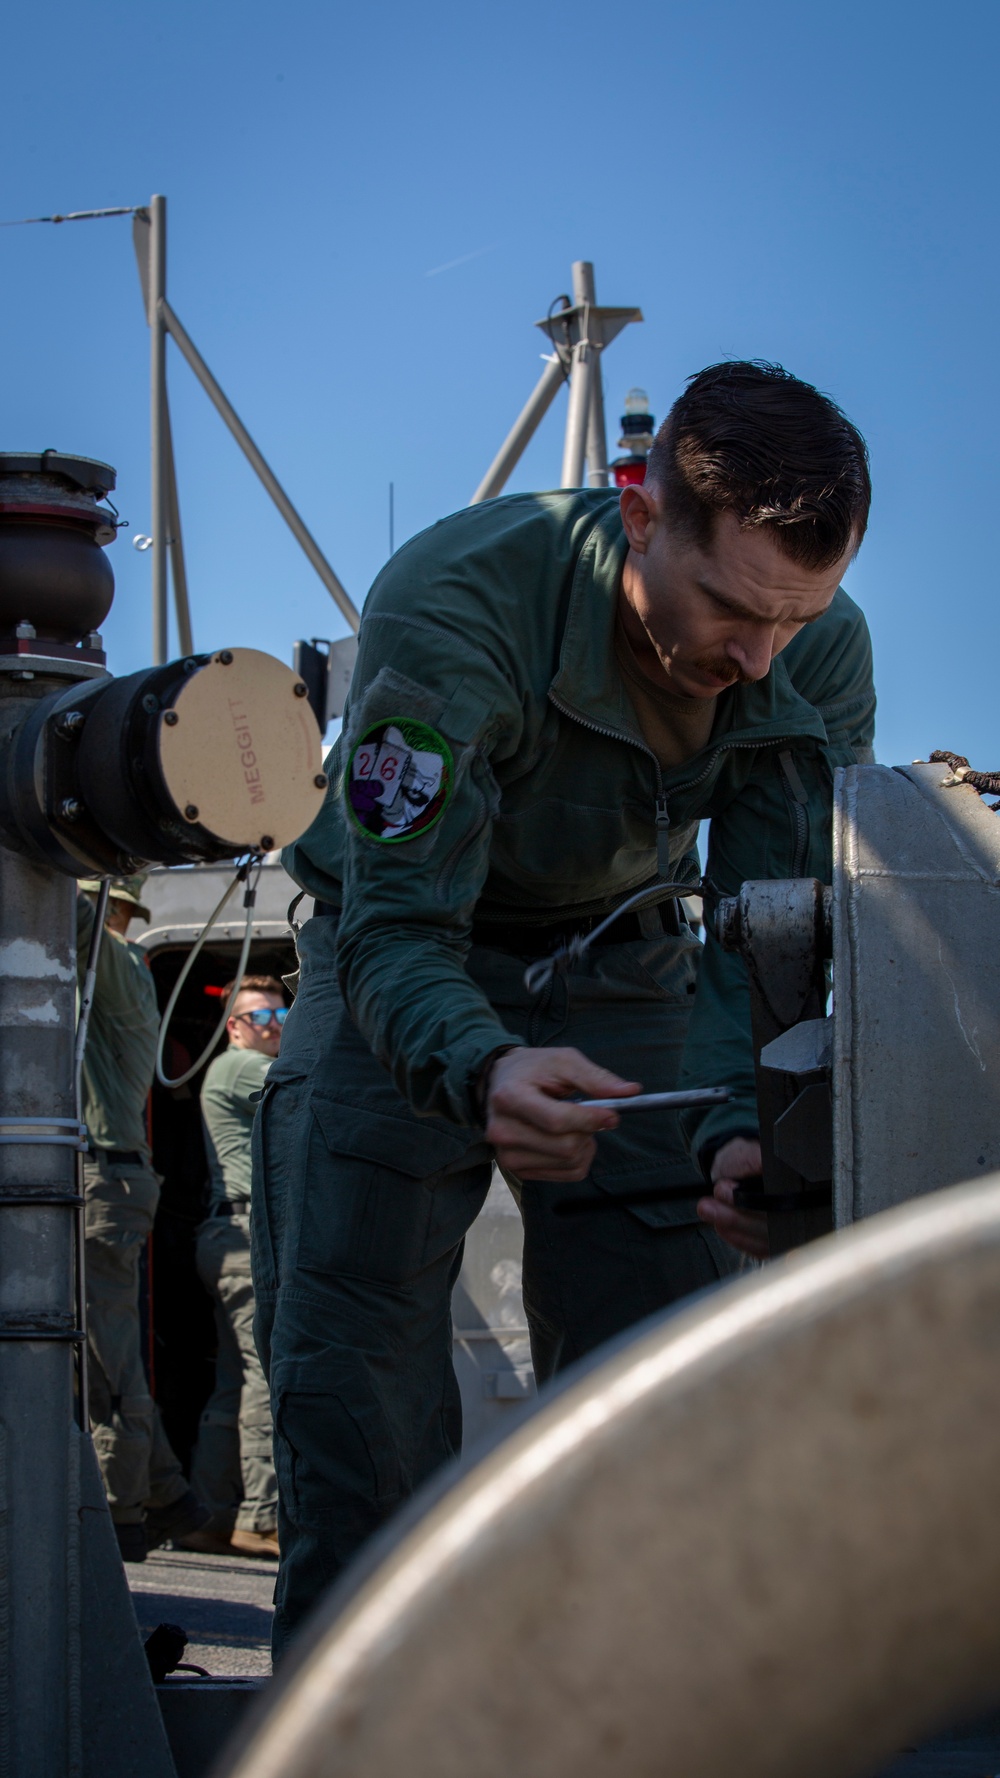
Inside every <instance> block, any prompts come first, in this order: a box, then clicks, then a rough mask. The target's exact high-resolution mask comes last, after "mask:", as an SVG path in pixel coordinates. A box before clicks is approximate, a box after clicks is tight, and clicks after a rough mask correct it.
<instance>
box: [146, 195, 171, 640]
mask: <svg viewBox="0 0 1000 1778" xmlns="http://www.w3.org/2000/svg"><path fill="white" fill-rule="evenodd" d="M149 224H150V240H149V315H148V320H149V352H150V357H149V423H150V433H151V450H150V455H151V462H152V492H151V498H150V529H151V531H152V533H153V551H152V554H153V665H154V666H155V667H161V666H163V665H164V664H165V662H166V659H167V651H168V639H167V526H168V518H167V335H166V328H165V326H164V317H163V310H162V308H161V304H162V303H163V302H164V300H165V297H166V288H167V200H166V198H165V197H154V198H153V199H152V200H151V201H150V206H149Z"/></svg>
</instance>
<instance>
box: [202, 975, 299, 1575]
mask: <svg viewBox="0 0 1000 1778" xmlns="http://www.w3.org/2000/svg"><path fill="white" fill-rule="evenodd" d="M232 986H233V984H232V982H229V983H228V984H227V986H226V987H225V988H224V989H223V990H222V992H223V994H225V995H226V996H227V997H228V995H229V994H230V993H231V992H232ZM286 1012H287V1009H286V1007H285V1001H284V996H283V994H282V990H281V983H280V982H279V981H276V980H275V978H274V976H271V975H245V976H244V977H243V980H242V981H241V983H240V989H239V993H238V994H237V996H236V999H235V1000H234V1002H233V1007H232V1011H231V1013H230V1015H229V1018H228V1020H227V1023H226V1034H227V1036H228V1038H229V1044H228V1048H227V1049H225V1050H224V1051H223V1053H222V1054H221V1055H220V1056H216V1058H215V1060H214V1062H212V1064H211V1065H210V1067H209V1069H208V1072H207V1073H206V1075H205V1079H204V1083H203V1085H202V1089H201V1112H202V1119H203V1122H204V1126H205V1148H206V1152H207V1156H208V1165H209V1174H210V1193H211V1199H210V1207H209V1214H208V1217H207V1220H206V1221H205V1222H203V1223H202V1225H201V1227H200V1229H199V1230H198V1243H197V1249H196V1261H197V1266H198V1274H199V1276H200V1278H201V1280H202V1283H203V1284H204V1285H205V1288H206V1289H207V1290H208V1292H209V1294H210V1295H211V1297H212V1299H213V1301H214V1303H215V1322H216V1328H217V1331H218V1341H219V1347H218V1359H217V1361H216V1381H215V1390H214V1393H213V1394H212V1397H211V1399H210V1401H209V1403H208V1406H207V1407H206V1409H205V1411H204V1413H203V1414H202V1417H201V1425H200V1426H199V1429H198V1442H197V1445H196V1447H195V1453H194V1458H193V1461H192V1465H191V1476H192V1482H193V1485H194V1487H195V1488H196V1490H197V1492H198V1494H199V1495H200V1497H201V1498H202V1499H203V1500H204V1501H205V1502H206V1503H207V1504H208V1506H209V1507H210V1508H211V1510H212V1515H213V1517H212V1520H211V1521H210V1523H209V1524H208V1525H207V1526H205V1528H204V1529H203V1530H201V1531H196V1532H195V1533H194V1534H193V1536H191V1537H189V1538H184V1539H183V1540H182V1542H183V1547H184V1548H185V1549H197V1550H214V1551H219V1552H223V1551H224V1552H225V1553H227V1554H236V1555H242V1556H276V1555H277V1554H278V1536H277V1528H276V1527H277V1493H278V1490H277V1483H276V1481H275V1475H274V1460H273V1457H272V1454H271V1408H270V1403H269V1400H268V1388H267V1383H266V1382H265V1380H264V1373H263V1371H262V1370H261V1368H260V1359H259V1358H258V1356H257V1349H256V1347H255V1345H254V1340H253V1315H254V1298H253V1283H252V1281H251V1277H250V1132H251V1129H252V1127H253V1120H254V1113H255V1111H256V1107H257V1100H258V1098H259V1096H260V1092H261V1089H262V1088H263V1085H264V1081H265V1080H266V1078H267V1072H268V1069H269V1068H270V1066H271V1063H272V1062H273V1061H274V1058H275V1056H276V1055H277V1054H278V1048H279V1045H280V1043H281V1027H282V1025H283V1024H284V1022H285V1017H286Z"/></svg>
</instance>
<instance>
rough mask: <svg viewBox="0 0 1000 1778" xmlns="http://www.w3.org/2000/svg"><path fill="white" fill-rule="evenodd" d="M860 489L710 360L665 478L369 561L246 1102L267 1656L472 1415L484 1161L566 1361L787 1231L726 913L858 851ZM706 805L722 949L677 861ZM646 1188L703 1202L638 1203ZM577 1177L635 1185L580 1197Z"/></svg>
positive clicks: (676, 434)
mask: <svg viewBox="0 0 1000 1778" xmlns="http://www.w3.org/2000/svg"><path fill="white" fill-rule="evenodd" d="M870 495H871V488H870V481H869V475H868V466H867V454H866V451H865V447H864V443H863V440H862V439H861V437H860V435H859V434H858V432H857V431H856V430H855V428H854V427H853V426H852V425H851V424H850V422H849V421H848V420H847V419H846V418H845V416H844V415H843V414H842V413H841V411H840V410H839V408H837V407H836V406H835V405H834V403H833V402H832V401H830V400H829V399H828V398H827V397H825V396H823V395H821V394H820V393H818V391H817V390H815V389H813V388H812V387H810V386H809V385H808V384H804V383H802V382H800V381H798V380H797V379H796V378H794V377H791V376H789V375H788V374H787V373H786V372H784V371H783V370H782V369H781V368H780V367H778V366H773V365H760V364H751V363H733V364H721V365H715V366H712V367H710V368H709V369H708V370H706V371H703V372H701V373H700V374H699V375H698V376H697V377H694V378H693V379H692V380H691V382H690V384H689V386H688V387H687V389H686V390H685V392H684V393H683V394H682V395H681V397H680V398H679V400H678V401H677V402H676V403H675V405H674V407H673V409H672V410H671V413H670V414H669V416H668V418H667V420H666V421H665V423H664V425H663V426H662V427H661V429H660V432H659V434H658V437H657V439H656V442H655V444H654V446H653V449H652V451H651V453H650V458H649V464H648V470H647V475H646V480H645V482H644V484H643V485H642V486H641V487H629V488H626V489H624V490H623V491H622V494H621V496H620V498H619V496H618V495H617V494H615V493H610V492H608V491H607V490H603V489H594V490H590V491H583V490H580V491H562V492H560V493H555V494H540V495H517V496H513V497H510V498H507V499H500V500H495V501H491V502H489V503H487V504H485V505H482V506H478V507H474V508H471V509H469V510H467V511H465V512H460V513H457V514H455V515H454V516H453V517H452V518H449V519H446V520H445V521H443V523H441V524H438V525H436V526H434V527H432V529H431V530H429V531H427V532H424V533H423V535H421V536H419V537H416V538H414V539H413V540H412V541H411V542H410V543H408V544H407V545H406V546H405V547H404V548H403V549H401V550H400V551H398V553H397V554H396V555H395V556H394V557H393V558H392V560H391V562H390V563H389V564H388V566H387V567H386V568H385V569H384V570H383V572H382V574H381V575H380V576H379V578H378V580H377V581H376V583H375V586H374V587H373V589H372V592H371V595H370V597H369V599H368V603H367V605H366V608H365V614H364V622H363V624H362V628H361V637H360V651H359V655H358V662H357V667H356V670H355V674H354V680H353V684H352V689H351V695H350V700H349V703H348V708H347V711H346V714H345V721H344V733H343V736H342V738H341V740H340V742H339V743H338V745H337V749H336V756H335V758H334V760H333V762H332V765H333V769H332V770H331V772H330V782H331V790H330V795H329V798H328V800H327V803H326V805H325V807H324V809H323V811H322V813H321V814H320V816H319V818H318V819H317V820H316V821H315V822H314V824H313V826H312V828H310V830H309V832H308V833H307V834H306V835H305V836H304V837H303V839H302V840H300V841H299V842H298V844H297V845H295V846H293V847H292V848H291V849H290V852H289V854H288V856H287V863H288V867H289V869H290V870H291V873H292V875H293V876H294V877H296V878H297V879H298V881H299V882H300V883H301V884H302V886H303V887H304V888H305V889H308V890H309V891H310V892H311V893H312V894H313V895H314V896H316V897H317V917H315V918H313V919H311V920H309V921H308V922H307V923H306V925H305V926H304V927H303V929H302V931H301V933H300V936H299V942H298V949H299V961H300V967H301V981H300V987H299V992H298V996H297V998H296V1002H295V1005H294V1007H293V1009H292V1012H291V1014H290V1017H289V1021H288V1025H287V1027H286V1032H285V1037H284V1041H283V1044H282V1052H281V1057H280V1059H279V1060H278V1062H276V1063H275V1065H274V1067H273V1069H272V1070H271V1073H270V1075H269V1077H268V1083H267V1086H266V1088H265V1092H264V1098H263V1102H262V1105H261V1108H260V1111H259V1113H258V1117H257V1120H256V1126H255V1171H254V1213H253V1215H254V1220H253V1242H254V1274H255V1282H256V1291H257V1301H258V1317H257V1338H258V1344H259V1346H260V1350H261V1355H262V1358H263V1360H264V1365H265V1369H266V1371H267V1372H268V1376H269V1380H270V1385H271V1399H272V1409H273V1412H274V1421H275V1459H276V1465H277V1472H278V1484H279V1540H280V1544H281V1567H280V1570H279V1578H278V1588H277V1592H276V1607H277V1609H276V1614H275V1621H274V1649H275V1653H276V1654H280V1653H281V1652H282V1650H283V1648H284V1647H285V1645H286V1643H287V1641H288V1639H289V1637H290V1635H291V1634H292V1633H293V1632H294V1631H295V1630H296V1629H297V1627H298V1625H299V1624H300V1622H301V1620H302V1618H303V1616H304V1615H305V1613H306V1612H307V1611H308V1609H309V1607H310V1606H311V1604H312V1603H313V1602H314V1600H315V1599H316V1598H317V1596H318V1594H319V1592H320V1591H321V1589H322V1587H323V1586H324V1584H325V1583H327V1582H328V1581H330V1580H331V1579H332V1578H333V1577H334V1576H335V1575H336V1574H338V1573H339V1572H340V1571H341V1569H342V1568H343V1566H344V1564H345V1563H346V1562H347V1561H348V1560H349V1559H350V1557H351V1555H352V1554H353V1552H354V1551H355V1550H356V1549H357V1547H358V1545H359V1544H360V1543H361V1542H362V1541H363V1540H364V1539H365V1538H366V1537H367V1536H368V1535H369V1534H370V1533H371V1532H372V1531H373V1530H374V1529H375V1528H376V1527H377V1526H378V1525H379V1524H380V1523H381V1522H382V1521H383V1520H384V1519H385V1518H386V1517H387V1515H388V1514H389V1513H390V1512H392V1511H393V1510H394V1509H395V1507H396V1506H397V1505H398V1504H399V1503H400V1502H401V1501H403V1500H405V1499H406V1498H407V1496H408V1495H409V1494H410V1493H412V1491H413V1489H414V1488H415V1487H416V1486H417V1485H418V1484H419V1483H420V1482H421V1481H423V1480H424V1479H425V1478H426V1477H427V1476H428V1475H429V1474H430V1473H431V1472H432V1471H433V1470H434V1468H435V1466H436V1465H438V1464H439V1463H441V1462H442V1461H443V1460H444V1459H445V1458H447V1457H448V1456H449V1455H451V1454H452V1453H454V1451H455V1450H456V1449H457V1447H458V1443H459V1438H460V1416H459V1404H458V1399H457V1390H456V1386H455V1378H454V1373H453V1371H452V1368H451V1361H450V1346H451V1323H450V1315H449V1301H450V1291H451V1286H452V1285H453V1283H454V1280H455V1278H456V1276H457V1273H458V1269H459V1266H460V1264H461V1257H462V1240H463V1236H464V1234H465V1232H466V1230H467V1229H468V1227H469V1225H470V1224H471V1222H472V1220H473V1218H474V1217H475V1215H476V1214H477V1212H478V1210H479V1208H480V1206H481V1205H482V1202H483V1199H484V1197H485V1195H486V1192H487V1189H488V1186H489V1181H490V1169H491V1163H492V1162H493V1160H494V1159H495V1160H496V1162H497V1163H498V1164H499V1166H500V1167H501V1169H502V1170H503V1172H504V1174H505V1176H506V1178H507V1180H508V1182H509V1183H510V1185H511V1187H512V1190H513V1191H514V1193H515V1196H516V1197H517V1199H518V1202H519V1205H520V1209H521V1215H522V1220H523V1224H524V1280H523V1289H524V1305H525V1313H526V1316H527V1320H528V1323H529V1326H530V1329H531V1339H532V1355H533V1359H534V1364H535V1371H536V1375H537V1377H538V1379H539V1381H545V1380H546V1379H547V1378H549V1377H551V1376H553V1375H554V1374H555V1373H556V1372H557V1371H558V1370H560V1369H562V1368H563V1367H564V1366H565V1365H567V1364H569V1363H571V1362H572V1361H573V1360H575V1359H577V1358H579V1357H581V1356H583V1355H584V1354H585V1353H586V1352H588V1351H590V1350H592V1348H593V1347H594V1346H596V1345H598V1344H599V1343H600V1342H601V1341H603V1340H605V1339H608V1338H609V1337H611V1336H612V1335H614V1334H616V1333H618V1332H620V1331H621V1330H622V1329H624V1328H626V1327H628V1326H629V1325H631V1324H632V1323H633V1322H635V1321H637V1320H639V1319H640V1318H641V1317H643V1316H645V1315H647V1314H650V1313H652V1312H654V1311H656V1310H658V1309H662V1308H664V1307H666V1306H667V1305H669V1304H670V1303H673V1302H676V1301H677V1300H678V1299H679V1298H681V1297H682V1296H684V1295H685V1294H686V1293H687V1292H690V1291H693V1290H696V1289H698V1288H700V1287H702V1286H704V1285H706V1284H709V1283H711V1282H713V1281H715V1280H716V1279H717V1278H719V1277H720V1276H721V1275H723V1274H724V1272H725V1271H726V1270H727V1269H728V1268H729V1263H730V1261H729V1259H728V1257H727V1255H728V1254H730V1253H731V1248H727V1247H726V1246H724V1245H723V1242H722V1241H720V1239H719V1237H720V1236H722V1237H724V1238H725V1241H728V1242H730V1243H732V1244H733V1245H734V1246H736V1247H743V1248H744V1249H746V1250H748V1251H751V1252H757V1253H759V1252H761V1251H762V1249H763V1248H764V1244H765V1243H764V1235H763V1228H762V1220H761V1219H759V1218H754V1217H752V1216H748V1215H746V1214H744V1213H742V1212H740V1211H739V1210H737V1209H736V1208H735V1207H734V1204H733V1192H734V1189H735V1183H736V1181H738V1180H739V1179H740V1178H745V1177H747V1176H749V1175H751V1174H754V1173H756V1172H758V1171H759V1168H760V1157H759V1145H758V1143H757V1141H756V1132H757V1113H756V1098H755V1092H754V1076H753V1059H752V1047H751V1039H750V1030H749V1004H748V1002H749V995H748V989H747V982H746V975H745V971H744V968H743V965H742V963H741V961H740V960H739V959H738V958H736V957H733V956H730V955H727V954H724V953H723V952H722V951H721V949H720V948H719V946H718V945H717V943H716V942H715V939H714V937H713V936H712V932H711V918H712V912H713V908H714V905H715V903H716V901H717V899H718V897H719V896H720V895H725V894H729V893H733V892H735V891H736V890H737V889H738V888H739V885H740V883H741V882H742V881H743V880H744V879H746V878H753V877H787V876H817V877H820V878H823V879H828V878H829V873H830V806H831V789H832V776H833V770H834V768H835V767H836V766H839V765H847V764H850V763H853V762H854V761H855V760H857V759H859V758H863V757H869V756H870V749H871V744H872V738H873V721H874V693H873V688H872V671H871V653H870V647H869V642H868V635H867V630H866V627H865V623H864V619H863V617H862V615H861V613H860V611H859V610H858V609H857V607H856V606H855V605H854V604H853V603H852V601H851V600H850V599H849V598H848V597H847V595H846V594H845V593H844V592H843V591H842V590H840V588H839V582H840V578H841V576H842V574H843V573H844V571H845V569H846V568H847V567H848V565H849V564H850V562H851V560H852V558H853V556H854V554H855V553H856V551H857V549H858V547H859V545H860V543H861V540H862V537H863V536H864V532H865V527H866V524H867V519H868V508H869V502H870ZM706 819H707V820H709V821H710V822H711V828H710V841H709V852H708V862H707V873H706V884H705V891H704V893H705V898H706V903H707V907H706V917H707V920H708V923H709V924H708V937H707V942H706V944H705V946H704V947H702V945H701V944H699V943H698V941H697V939H696V938H695V935H694V933H693V932H692V931H691V930H690V928H689V927H688V926H687V924H686V923H685V921H684V919H683V917H682V915H681V913H680V911H679V902H678V900H677V899H676V895H677V887H676V886H677V885H681V886H688V887H690V888H691V889H692V890H693V889H695V888H696V886H697V883H698V880H699V875H700V871H699V864H698V856H697V851H696V838H697V831H698V824H699V822H701V821H703V820H706ZM640 891H645V892H646V893H645V895H644V896H641V897H640V899H639V901H638V903H636V901H635V899H634V898H635V897H636V895H637V893H638V892H640ZM623 906H624V908H625V911H623V912H621V913H619V915H618V917H616V918H615V920H614V921H613V923H612V924H610V925H607V926H606V925H604V922H605V920H606V918H607V916H608V915H609V914H612V913H614V912H615V910H616V909H622V908H623ZM584 937H587V938H588V939H589V941H590V942H589V946H588V948H587V949H586V950H585V951H582V952H581V949H580V946H581V942H582V939H583V938H584ZM573 941H576V943H575V946H574V949H573V950H572V951H569V950H568V947H569V946H570V944H572V943H573ZM560 950H561V951H562V956H561V959H560V962H559V964H558V965H557V966H556V967H554V968H551V969H547V970H546V969H544V968H543V969H542V970H541V971H540V972H539V976H535V975H533V976H532V979H531V986H530V987H529V986H526V983H525V971H526V968H528V966H530V965H532V964H536V963H540V962H543V960H544V959H546V958H551V957H552V956H553V954H554V953H557V952H559V951H560ZM539 977H540V979H539ZM640 1084H641V1085H642V1086H643V1087H644V1088H645V1089H646V1090H653V1089H669V1088H672V1087H675V1086H678V1085H691V1086H716V1085H724V1086H728V1087H729V1088H730V1089H731V1093H732V1097H731V1099H730V1101H729V1103H728V1104H723V1105H718V1104H717V1105H714V1106H712V1107H711V1108H710V1109H709V1110H708V1111H707V1112H705V1111H702V1112H701V1113H700V1114H694V1113H691V1114H687V1115H686V1116H685V1118H684V1120H683V1123H682V1122H681V1120H678V1118H677V1117H676V1115H671V1114H668V1113H665V1112H663V1111H658V1112H637V1113H636V1114H635V1115H632V1116H625V1115H621V1116H620V1115H619V1114H618V1112H617V1111H616V1110H614V1109H598V1108H588V1107H585V1106H582V1105H580V1104H579V1103H576V1102H575V1099H574V1096H575V1097H576V1098H579V1097H580V1096H581V1095H586V1096H594V1097H598V1098H616V1099H623V1100H624V1099H626V1098H627V1097H628V1096H630V1095H632V1094H633V1093H635V1092H636V1091H637V1090H638V1088H639V1085H640ZM706 1181H708V1182H710V1183H711V1185H712V1186H713V1187H714V1192H713V1195H712V1196H709V1197H705V1196H702V1194H703V1193H704V1190H705V1182H706ZM656 1184H661V1185H668V1186H674V1187H677V1188H680V1189H681V1191H682V1192H683V1188H684V1187H685V1186H688V1187H689V1188H690V1189H689V1194H688V1195H686V1196H685V1197H684V1198H683V1200H682V1201H677V1200H676V1199H674V1200H673V1201H671V1202H669V1203H666V1204H661V1205H642V1206H639V1207H629V1206H626V1205H624V1204H622V1203H620V1202H619V1203H616V1202H615V1199H616V1195H617V1194H622V1193H625V1192H628V1191H631V1190H633V1189H634V1188H636V1187H643V1186H645V1185H656ZM568 1192H569V1193H570V1195H572V1196H574V1197H578V1198H579V1197H589V1198H590V1199H591V1200H592V1201H593V1203H594V1204H595V1205H596V1204H600V1205H601V1207H602V1208H603V1209H604V1211H605V1212H606V1214H603V1215H593V1216H588V1215H582V1214H581V1215H576V1216H573V1217H568V1216H561V1215H560V1214H559V1205H560V1200H562V1199H564V1198H565V1197H566V1196H567V1193H568Z"/></svg>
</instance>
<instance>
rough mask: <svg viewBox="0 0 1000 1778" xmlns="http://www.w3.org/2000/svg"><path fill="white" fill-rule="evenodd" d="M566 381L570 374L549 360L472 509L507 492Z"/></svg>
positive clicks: (473, 502)
mask: <svg viewBox="0 0 1000 1778" xmlns="http://www.w3.org/2000/svg"><path fill="white" fill-rule="evenodd" d="M565 380H566V372H565V371H564V369H563V367H562V364H561V363H560V362H559V360H558V358H554V359H553V358H550V359H548V360H547V362H546V365H545V369H544V370H543V372H542V374H541V376H540V377H539V379H538V382H537V383H536V384H535V387H534V389H533V390H532V392H531V394H530V395H529V397H528V399H527V401H526V402H525V404H524V406H523V408H522V409H521V412H520V413H519V414H518V416H517V419H516V420H515V421H514V424H513V426H512V427H511V429H510V431H509V432H508V434H507V437H506V438H505V439H504V441H503V444H502V445H501V446H500V449H499V450H498V452H497V454H496V456H495V457H494V459H493V461H492V463H491V464H490V466H489V468H488V470H487V471H486V474H485V475H484V476H483V479H482V481H481V482H480V484H479V486H478V488H477V489H476V491H475V493H474V494H473V496H472V499H471V500H470V501H469V505H470V506H478V505H479V503H480V501H482V500H492V499H493V498H494V497H495V496H496V495H497V494H499V493H501V492H502V491H503V488H504V487H505V485H506V483H507V481H508V478H509V477H510V475H511V474H512V472H513V470H514V467H515V465H516V464H517V463H518V462H519V461H520V459H521V457H522V456H523V454H524V452H525V450H526V448H527V446H528V444H529V443H530V441H531V439H532V438H533V437H534V435H535V433H536V432H537V430H538V428H539V426H540V425H541V423H542V421H543V420H544V418H545V415H546V414H547V413H548V411H549V408H550V407H551V406H552V403H553V402H554V400H555V398H556V396H557V395H558V393H559V391H560V389H561V388H562V386H563V383H564V382H565Z"/></svg>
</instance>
